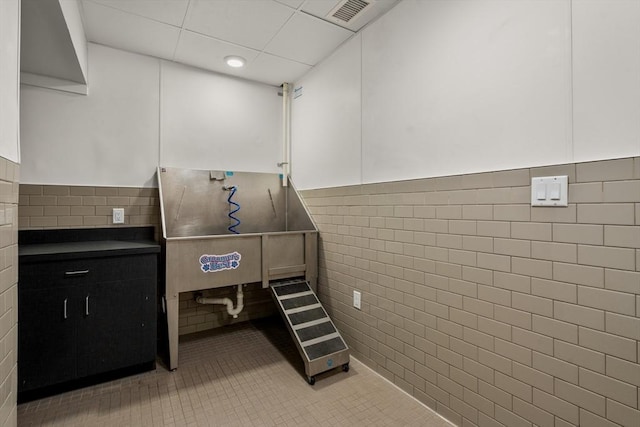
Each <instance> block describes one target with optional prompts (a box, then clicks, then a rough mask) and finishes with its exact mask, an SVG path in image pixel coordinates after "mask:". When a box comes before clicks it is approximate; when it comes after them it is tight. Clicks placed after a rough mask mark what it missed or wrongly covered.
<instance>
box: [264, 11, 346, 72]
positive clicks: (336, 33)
mask: <svg viewBox="0 0 640 427" xmlns="http://www.w3.org/2000/svg"><path fill="white" fill-rule="evenodd" d="M352 35H353V32H351V31H349V30H346V29H344V28H341V27H338V26H336V25H333V24H330V23H328V22H325V21H323V20H321V19H317V18H314V17H312V16H309V15H306V14H304V13H296V15H295V16H294V17H293V18H291V19H290V20H289V21H288V22H287V24H286V25H285V26H284V28H282V30H281V31H280V32H278V34H277V35H276V36H275V37H274V38H273V40H271V42H270V43H269V44H268V45H267V47H266V48H265V49H264V50H265V52H268V53H271V54H274V55H277V56H282V57H286V58H290V59H292V60H294V61H298V62H302V63H305V64H309V65H315V64H316V63H318V62H319V61H320V60H322V59H323V58H324V57H326V56H327V55H328V54H329V53H331V52H332V51H334V50H335V49H336V48H337V47H338V46H339V45H340V44H342V42H344V41H345V40H347V39H348V38H349V37H351V36H352Z"/></svg>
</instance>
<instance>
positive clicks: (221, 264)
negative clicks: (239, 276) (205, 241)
mask: <svg viewBox="0 0 640 427" xmlns="http://www.w3.org/2000/svg"><path fill="white" fill-rule="evenodd" d="M240 259H242V255H241V254H240V252H231V253H229V254H224V255H206V254H205V255H201V256H200V269H201V270H202V271H204V272H205V273H216V272H218V271H223V270H235V269H236V268H238V267H240Z"/></svg>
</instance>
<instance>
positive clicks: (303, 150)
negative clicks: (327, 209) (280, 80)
mask: <svg viewBox="0 0 640 427" xmlns="http://www.w3.org/2000/svg"><path fill="white" fill-rule="evenodd" d="M361 42H362V38H361V37H360V35H358V36H356V37H354V38H352V39H351V40H349V41H348V42H347V43H346V44H345V45H344V47H343V48H342V49H340V50H339V51H338V52H336V53H335V54H334V55H331V56H330V57H329V58H328V59H326V60H325V61H324V63H323V66H322V68H320V69H318V70H315V69H314V70H312V71H311V72H310V73H309V74H307V75H306V76H305V78H304V81H303V82H302V83H300V84H298V85H295V86H294V89H295V88H301V89H299V90H300V91H301V94H302V95H301V96H299V97H297V98H294V99H293V100H292V101H291V102H292V108H291V110H292V112H291V122H292V123H291V139H292V141H298V140H304V142H305V143H304V145H303V144H296V143H294V144H292V147H291V166H292V169H291V175H292V176H295V180H294V184H295V185H296V187H298V188H310V187H311V186H319V187H333V186H336V185H348V184H358V183H360V181H361V178H362V170H361V167H360V166H361V165H360V157H361V148H362V147H361V140H362V138H361V132H360V130H361V129H360V113H359V112H360V110H361V103H360V85H361V75H362V74H361V69H360V57H361Z"/></svg>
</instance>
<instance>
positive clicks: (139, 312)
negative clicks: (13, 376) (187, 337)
mask: <svg viewBox="0 0 640 427" xmlns="http://www.w3.org/2000/svg"><path fill="white" fill-rule="evenodd" d="M157 251H159V247H157V246H155V247H154V248H153V251H152V253H145V251H144V250H143V251H142V253H136V251H132V250H131V248H130V247H129V248H128V251H127V252H126V254H125V255H118V251H117V250H109V251H108V252H105V253H103V254H101V256H96V255H97V254H99V252H93V253H91V256H90V257H86V256H87V254H86V253H84V252H79V253H76V254H74V255H70V254H69V253H66V255H65V256H64V257H63V258H65V259H62V260H57V259H55V257H53V258H54V259H52V260H44V261H43V260H41V259H39V257H34V256H29V257H20V262H19V269H20V270H19V284H18V310H19V311H18V392H19V393H22V394H25V393H28V392H30V391H33V390H37V389H41V388H43V387H48V386H54V385H57V384H62V383H68V382H72V381H74V380H79V379H83V378H88V377H91V376H95V375H97V374H103V373H107V372H111V371H117V370H121V369H123V368H128V367H132V366H136V365H142V364H151V365H153V363H155V357H156V337H157V335H156V287H157V253H156V252H157ZM147 252H148V251H147ZM45 259H46V257H45Z"/></svg>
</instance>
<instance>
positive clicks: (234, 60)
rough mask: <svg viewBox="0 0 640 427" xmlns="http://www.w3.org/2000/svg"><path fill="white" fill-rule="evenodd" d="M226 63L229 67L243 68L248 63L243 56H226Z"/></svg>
mask: <svg viewBox="0 0 640 427" xmlns="http://www.w3.org/2000/svg"><path fill="white" fill-rule="evenodd" d="M224 62H225V63H226V64H227V65H228V66H229V67H232V68H242V67H244V64H245V63H246V62H247V61H246V60H245V59H244V58H243V57H241V56H225V58H224Z"/></svg>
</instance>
